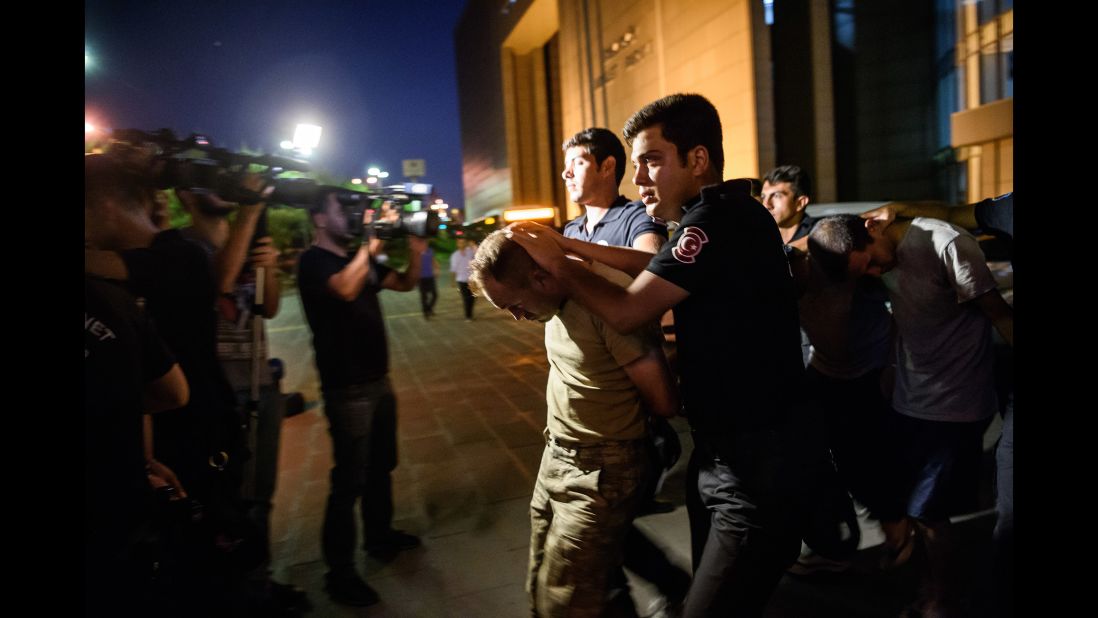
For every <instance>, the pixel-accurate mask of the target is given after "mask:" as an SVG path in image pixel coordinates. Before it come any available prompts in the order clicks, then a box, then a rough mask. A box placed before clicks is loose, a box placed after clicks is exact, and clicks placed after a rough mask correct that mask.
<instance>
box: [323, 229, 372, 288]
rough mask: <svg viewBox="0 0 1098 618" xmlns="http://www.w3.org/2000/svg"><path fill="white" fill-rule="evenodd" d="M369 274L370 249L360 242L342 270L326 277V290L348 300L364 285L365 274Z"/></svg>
mask: <svg viewBox="0 0 1098 618" xmlns="http://www.w3.org/2000/svg"><path fill="white" fill-rule="evenodd" d="M369 274H370V249H369V247H368V245H367V243H365V242H364V243H362V244H361V245H360V246H359V247H358V251H356V252H355V256H354V257H353V258H351V261H350V262H349V263H348V264H347V265H346V266H344V267H343V270H341V271H339V272H337V273H336V274H334V275H332V276H331V277H328V290H329V291H330V292H331V293H332V294H334V295H335V296H336V298H339V299H341V300H345V301H347V302H350V301H352V300H354V299H356V298H358V295H359V293H360V292H362V288H364V287H366V276H367V275H369Z"/></svg>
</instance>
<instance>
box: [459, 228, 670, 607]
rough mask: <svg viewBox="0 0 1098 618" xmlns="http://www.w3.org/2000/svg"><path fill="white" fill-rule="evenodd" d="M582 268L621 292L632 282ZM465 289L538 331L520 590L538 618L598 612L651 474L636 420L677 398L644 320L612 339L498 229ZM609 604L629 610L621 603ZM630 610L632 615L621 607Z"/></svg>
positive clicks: (598, 268)
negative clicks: (536, 401)
mask: <svg viewBox="0 0 1098 618" xmlns="http://www.w3.org/2000/svg"><path fill="white" fill-rule="evenodd" d="M588 267H589V268H591V269H592V270H593V271H594V272H596V273H598V274H599V275H602V276H603V277H605V278H607V279H609V280H611V281H614V282H615V283H618V284H619V285H626V284H628V283H629V277H628V276H626V275H624V274H623V273H621V272H619V271H615V270H613V269H610V268H607V267H605V266H603V265H601V264H597V263H590V264H588ZM469 280H470V285H471V287H472V288H473V289H474V291H476V293H477V294H478V295H480V296H484V297H485V298H487V299H488V300H489V302H491V303H492V305H493V306H495V307H497V308H500V309H505V310H507V311H508V312H510V313H511V315H512V316H514V317H515V319H516V320H538V321H539V322H544V323H545V350H546V354H547V355H548V357H549V367H550V369H549V381H548V384H547V386H546V396H545V398H546V404H547V408H548V418H547V427H546V430H545V435H546V446H545V452H544V454H543V456H542V460H541V468H540V469H539V471H538V480H537V484H536V485H535V487H534V496H533V499H532V501H531V504H530V522H531V536H530V563H529V573H528V578H527V592H528V593H529V594H530V603H531V607H532V609H533V611H534V614H535V615H538V616H592V617H595V616H601V615H603V613H604V612H605V611H606V606H607V603H609V602H611V601H610V600H608V599H607V596H608V595H607V581H608V579H609V576H610V574H611V573H612V572H613V570H614V569H617V568H619V567H620V565H621V555H622V540H623V539H624V537H625V533H626V532H627V530H628V528H629V525H630V524H631V523H632V521H633V517H634V516H635V514H636V508H637V506H639V503H640V500H641V499H642V497H643V488H644V485H645V482H646V481H647V477H648V475H649V474H650V473H651V470H650V466H649V464H648V457H647V455H646V453H645V440H644V438H645V431H646V424H645V414H646V413H655V414H659V415H662V416H672V415H674V414H675V413H676V412H677V411H678V407H679V402H678V395H677V392H676V390H675V387H674V382H673V381H672V378H671V373H670V371H669V369H668V367H667V362H666V359H665V358H664V356H663V350H662V348H661V346H660V337H659V331H658V330H657V328H656V324H655V323H653V325H652V328H650V329H641V330H639V331H637V332H636V333H634V334H631V335H621V334H619V333H617V332H616V331H614V330H613V329H611V328H610V327H608V326H607V325H605V324H604V323H603V322H602V321H601V320H599V319H598V318H596V317H595V316H594V315H592V314H591V313H589V312H588V311H587V310H586V309H584V308H583V307H581V306H580V305H578V304H577V303H574V302H569V300H568V298H567V297H566V296H565V294H564V292H563V286H562V285H561V284H560V282H559V281H557V280H556V279H555V278H554V277H553V276H552V275H550V274H549V273H548V272H547V271H545V270H543V269H541V268H539V267H538V266H537V265H536V264H535V263H534V261H533V260H532V259H531V258H530V256H529V255H528V254H527V253H526V251H525V250H524V249H523V248H522V247H521V246H519V245H518V244H517V243H515V242H514V241H512V240H510V239H508V238H507V237H506V235H505V233H504V232H502V231H497V232H494V233H493V234H491V235H490V236H488V238H486V239H485V240H484V242H483V243H482V244H481V246H480V248H479V249H478V250H477V254H476V257H475V258H474V259H473V263H472V266H471V274H470V278H469ZM613 602H622V603H630V601H629V600H628V599H622V598H620V597H619V598H618V599H615V600H614V601H613ZM630 609H631V607H630Z"/></svg>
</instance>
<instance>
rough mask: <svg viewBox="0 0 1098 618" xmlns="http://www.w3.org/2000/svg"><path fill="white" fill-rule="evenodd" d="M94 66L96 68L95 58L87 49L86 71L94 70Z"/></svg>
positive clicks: (85, 56) (85, 51) (85, 55)
mask: <svg viewBox="0 0 1098 618" xmlns="http://www.w3.org/2000/svg"><path fill="white" fill-rule="evenodd" d="M93 66H95V58H93V57H92V55H91V54H90V53H89V52H88V50H86V49H85V50H84V70H85V71H87V70H88V69H90V68H92V67H93Z"/></svg>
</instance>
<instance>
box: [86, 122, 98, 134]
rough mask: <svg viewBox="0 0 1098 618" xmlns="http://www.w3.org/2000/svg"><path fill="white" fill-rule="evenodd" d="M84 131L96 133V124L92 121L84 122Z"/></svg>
mask: <svg viewBox="0 0 1098 618" xmlns="http://www.w3.org/2000/svg"><path fill="white" fill-rule="evenodd" d="M84 132H85V133H95V125H94V124H92V123H90V122H85V123H84Z"/></svg>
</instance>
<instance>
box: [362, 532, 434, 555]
mask: <svg viewBox="0 0 1098 618" xmlns="http://www.w3.org/2000/svg"><path fill="white" fill-rule="evenodd" d="M420 545H422V543H420V541H419V537H418V536H416V535H414V534H408V533H407V532H404V531H403V530H390V531H389V533H388V534H386V535H385V536H382V537H380V538H376V539H374V538H372V539H370V541H369V542H368V543H366V545H365V549H366V553H368V554H370V555H371V556H378V557H382V558H385V557H391V556H394V555H396V553H397V552H399V551H404V550H405V549H415V548H416V547H419V546H420Z"/></svg>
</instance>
